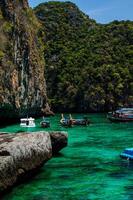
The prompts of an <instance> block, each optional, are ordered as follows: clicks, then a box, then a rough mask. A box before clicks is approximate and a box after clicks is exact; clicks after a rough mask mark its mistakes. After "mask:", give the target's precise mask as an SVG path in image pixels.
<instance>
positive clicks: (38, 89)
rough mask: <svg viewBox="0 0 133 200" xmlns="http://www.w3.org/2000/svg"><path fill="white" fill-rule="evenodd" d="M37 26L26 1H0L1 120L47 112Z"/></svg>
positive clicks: (42, 60) (42, 61) (42, 63)
mask: <svg viewBox="0 0 133 200" xmlns="http://www.w3.org/2000/svg"><path fill="white" fill-rule="evenodd" d="M39 26H40V25H39V23H38V21H37V19H36V17H35V16H34V14H33V12H32V10H31V9H30V8H29V6H28V2H27V0H14V1H12V0H1V1H0V80H1V81H0V110H1V112H0V118H2V119H3V121H4V118H6V120H7V118H9V119H10V118H11V119H15V118H18V117H20V116H25V115H27V114H32V115H36V114H38V115H40V114H41V112H49V106H48V103H47V95H46V83H45V79H44V59H43V56H42V48H41V45H40V41H39V39H38V37H37V35H38V30H39Z"/></svg>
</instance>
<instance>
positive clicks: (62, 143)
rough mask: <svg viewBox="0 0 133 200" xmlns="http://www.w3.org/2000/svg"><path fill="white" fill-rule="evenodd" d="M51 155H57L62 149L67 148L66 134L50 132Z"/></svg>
mask: <svg viewBox="0 0 133 200" xmlns="http://www.w3.org/2000/svg"><path fill="white" fill-rule="evenodd" d="M50 138H51V143H52V152H53V154H56V153H58V152H59V151H60V150H61V149H62V148H64V147H66V146H67V142H68V141H67V137H66V133H63V132H62V133H61V134H60V132H50Z"/></svg>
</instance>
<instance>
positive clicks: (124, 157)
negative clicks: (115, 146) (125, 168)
mask: <svg viewBox="0 0 133 200" xmlns="http://www.w3.org/2000/svg"><path fill="white" fill-rule="evenodd" d="M120 157H121V158H122V159H124V160H132V161H133V156H131V155H128V154H124V153H122V154H121V155H120Z"/></svg>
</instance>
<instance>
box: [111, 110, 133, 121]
mask: <svg viewBox="0 0 133 200" xmlns="http://www.w3.org/2000/svg"><path fill="white" fill-rule="evenodd" d="M107 118H108V119H109V120H110V121H112V122H133V108H120V109H118V110H116V111H114V112H109V113H108V115H107Z"/></svg>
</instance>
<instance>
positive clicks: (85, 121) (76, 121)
mask: <svg viewBox="0 0 133 200" xmlns="http://www.w3.org/2000/svg"><path fill="white" fill-rule="evenodd" d="M69 119H70V120H71V121H72V124H73V125H79V126H87V125H89V124H90V120H88V118H87V117H84V118H82V119H73V118H72V115H71V114H70V115H69Z"/></svg>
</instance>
